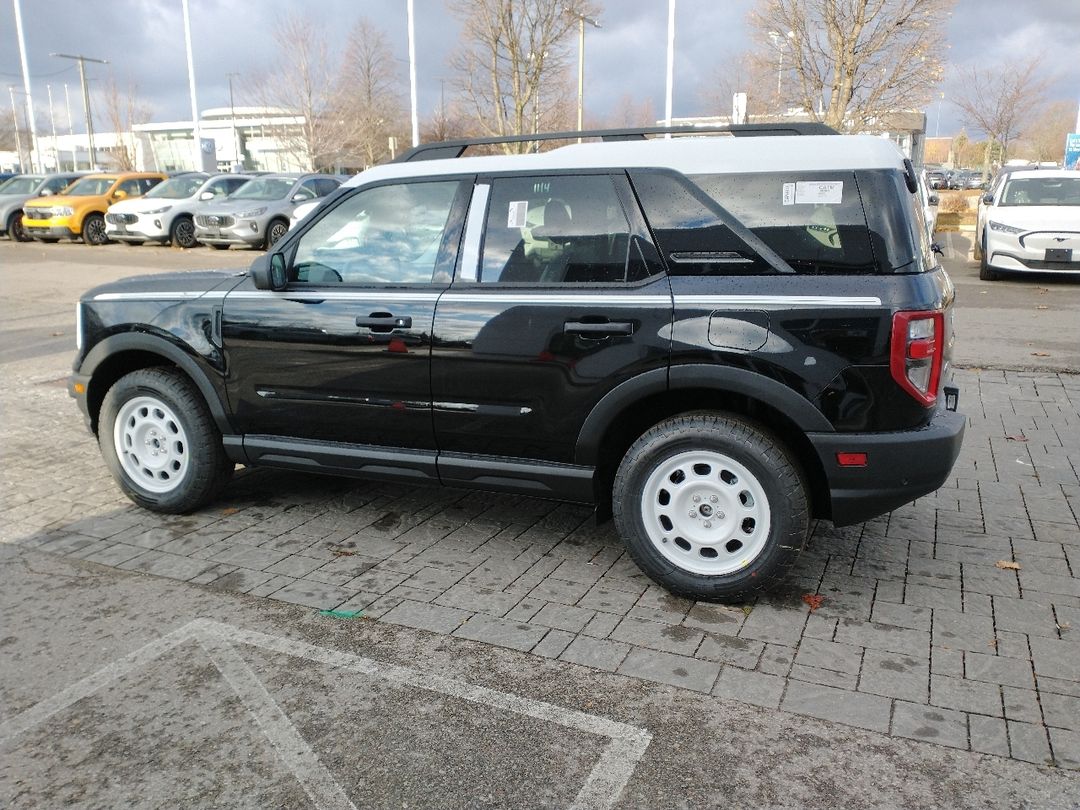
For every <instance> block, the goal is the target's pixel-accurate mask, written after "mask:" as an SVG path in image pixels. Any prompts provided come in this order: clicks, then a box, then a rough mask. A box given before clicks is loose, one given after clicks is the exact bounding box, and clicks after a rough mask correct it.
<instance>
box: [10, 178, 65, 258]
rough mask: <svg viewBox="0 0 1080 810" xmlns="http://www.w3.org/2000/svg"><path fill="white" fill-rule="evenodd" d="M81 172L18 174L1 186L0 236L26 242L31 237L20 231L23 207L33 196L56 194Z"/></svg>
mask: <svg viewBox="0 0 1080 810" xmlns="http://www.w3.org/2000/svg"><path fill="white" fill-rule="evenodd" d="M82 176H83V172H65V173H63V174H19V175H16V176H15V177H12V178H11V179H10V180H8V181H6V182H5V183H2V184H0V234H5V233H6V234H7V236H8V238H9V239H11V240H12V241H13V242H29V241H31V239H32V237H31V236H30V235H29V234H28V233H27V232H26V230H25V229H24V228H23V224H22V217H23V212H22V209H23V206H24V205H26V202H27V201H28V200H32V199H34V198H35V197H48V196H49V195H50V194H59V193H60V192H61V191H63V190H64V189H65V188H67V187H68V186H70V185H71V184H72V183H74V182H75V181H76V180H78V179H79V178H80V177H82Z"/></svg>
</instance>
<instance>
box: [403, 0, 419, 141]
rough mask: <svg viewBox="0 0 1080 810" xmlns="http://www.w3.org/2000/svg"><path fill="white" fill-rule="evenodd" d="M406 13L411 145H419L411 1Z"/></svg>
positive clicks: (414, 40) (414, 34) (414, 33)
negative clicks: (407, 23)
mask: <svg viewBox="0 0 1080 810" xmlns="http://www.w3.org/2000/svg"><path fill="white" fill-rule="evenodd" d="M406 11H407V15H408V18H409V20H408V22H409V103H410V105H411V107H412V145H413V146H419V145H420V117H419V115H418V114H417V112H416V29H415V26H414V24H413V0H409V2H408V4H407V6H406Z"/></svg>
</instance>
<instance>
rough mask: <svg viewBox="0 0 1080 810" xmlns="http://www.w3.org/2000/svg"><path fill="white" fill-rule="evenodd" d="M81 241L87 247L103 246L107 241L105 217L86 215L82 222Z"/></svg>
mask: <svg viewBox="0 0 1080 810" xmlns="http://www.w3.org/2000/svg"><path fill="white" fill-rule="evenodd" d="M82 240H83V243H84V244H87V245H104V244H107V243H108V241H109V235H108V234H107V233H106V232H105V217H103V216H102V215H101V214H87V215H86V219H84V220H83V226H82Z"/></svg>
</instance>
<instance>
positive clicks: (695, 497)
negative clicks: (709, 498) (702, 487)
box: [694, 495, 701, 503]
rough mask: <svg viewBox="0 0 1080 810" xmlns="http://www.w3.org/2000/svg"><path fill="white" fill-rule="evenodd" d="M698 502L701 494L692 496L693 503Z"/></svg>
mask: <svg viewBox="0 0 1080 810" xmlns="http://www.w3.org/2000/svg"><path fill="white" fill-rule="evenodd" d="M700 502H701V496H700V495H695V496H694V503H700Z"/></svg>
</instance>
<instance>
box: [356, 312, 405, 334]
mask: <svg viewBox="0 0 1080 810" xmlns="http://www.w3.org/2000/svg"><path fill="white" fill-rule="evenodd" d="M356 325H357V326H366V327H367V328H368V329H370V330H371V331H372V332H392V331H394V330H395V329H412V318H411V317H409V316H408V315H405V316H399V315H391V314H390V313H387V312H372V313H371V314H370V315H367V316H365V315H357V316H356Z"/></svg>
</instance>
